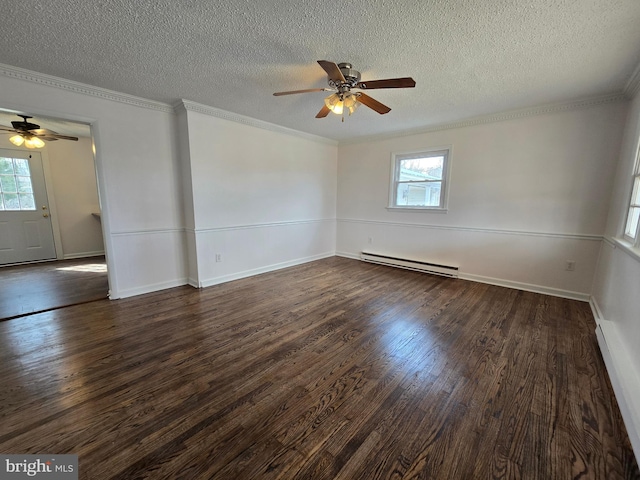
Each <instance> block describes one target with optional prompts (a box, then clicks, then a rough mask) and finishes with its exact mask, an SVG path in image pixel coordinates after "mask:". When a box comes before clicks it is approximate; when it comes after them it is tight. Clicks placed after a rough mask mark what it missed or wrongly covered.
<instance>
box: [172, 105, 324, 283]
mask: <svg viewBox="0 0 640 480" xmlns="http://www.w3.org/2000/svg"><path fill="white" fill-rule="evenodd" d="M185 107H186V110H185V112H184V113H180V112H179V114H178V118H179V122H180V124H181V127H180V128H181V129H182V132H183V133H182V134H183V135H184V131H185V130H186V131H187V135H188V142H186V143H188V148H187V146H186V145H185V142H182V144H181V152H182V154H183V158H182V162H183V172H184V173H183V174H184V175H185V176H188V175H190V182H189V181H185V182H184V184H185V185H187V186H188V185H189V184H190V185H191V188H192V191H191V192H188V191H187V192H186V196H185V203H186V205H185V212H186V216H187V225H189V223H190V222H192V223H193V230H192V231H191V228H190V227H189V226H188V227H187V235H188V237H189V242H188V244H189V246H190V248H191V249H192V250H195V254H193V253H192V254H191V255H190V258H192V259H193V258H195V259H197V260H196V263H195V264H194V263H193V261H192V262H191V263H190V282H191V283H192V284H194V285H197V286H206V285H212V284H215V283H220V282H223V281H227V280H231V279H235V278H241V277H244V276H248V275H252V274H255V273H260V272H264V271H268V270H273V269H276V268H281V267H285V266H289V265H294V264H297V263H302V262H306V261H310V260H313V259H317V258H322V257H326V256H331V255H333V254H334V253H335V238H336V235H335V215H336V170H337V146H336V145H335V144H333V143H332V142H327V141H324V140H321V139H312V138H305V137H303V136H300V135H297V134H294V133H291V134H289V133H286V132H284V131H278V130H275V131H274V130H270V129H268V128H260V127H259V126H254V125H252V124H253V123H256V125H258V124H259V123H258V122H257V121H251V120H250V121H249V124H243V123H238V122H236V121H230V120H227V119H224V118H219V117H217V116H212V115H210V114H207V111H208V110H209V111H211V112H212V113H214V114H215V113H217V112H216V111H215V110H213V109H208V107H204V106H200V105H195V104H192V103H188V102H187V103H185V104H184V105H183V108H185ZM203 112H204V113H203ZM185 120H186V126H185ZM309 137H310V136H309ZM187 155H188V158H187V157H186V156H187ZM191 217H192V219H190V218H191ZM217 255H219V259H220V261H216V256H217Z"/></svg>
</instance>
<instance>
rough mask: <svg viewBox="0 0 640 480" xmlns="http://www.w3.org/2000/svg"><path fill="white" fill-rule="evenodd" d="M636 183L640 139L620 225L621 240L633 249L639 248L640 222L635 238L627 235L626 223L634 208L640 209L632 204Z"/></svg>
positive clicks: (638, 172) (639, 162)
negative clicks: (625, 208)
mask: <svg viewBox="0 0 640 480" xmlns="http://www.w3.org/2000/svg"><path fill="white" fill-rule="evenodd" d="M636 182H640V139H639V142H638V146H637V148H636V158H635V163H634V167H633V174H632V176H631V192H629V202H628V204H627V205H628V207H627V214H626V215H625V217H624V223H623V225H622V238H623V239H624V240H626V241H627V242H629V243H630V244H631V245H632V246H633V247H636V248H637V247H640V222H638V226H637V228H636V231H635V236H633V237H632V236H629V235H627V223H629V217H630V216H631V212H632V210H633V208H634V207H640V205H639V204H634V203H632V202H633V189H634V186H635V184H636Z"/></svg>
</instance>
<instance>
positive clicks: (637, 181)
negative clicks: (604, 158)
mask: <svg viewBox="0 0 640 480" xmlns="http://www.w3.org/2000/svg"><path fill="white" fill-rule="evenodd" d="M639 159H640V157H639ZM636 163H638V164H640V160H639V161H637V162H636ZM637 168H640V167H637ZM639 218H640V173H636V175H634V176H633V188H632V190H631V199H630V201H629V210H628V211H627V219H626V220H627V221H626V222H625V227H624V232H623V236H624V238H625V239H626V240H628V241H630V242H632V243H635V244H638V243H639V240H640V221H639Z"/></svg>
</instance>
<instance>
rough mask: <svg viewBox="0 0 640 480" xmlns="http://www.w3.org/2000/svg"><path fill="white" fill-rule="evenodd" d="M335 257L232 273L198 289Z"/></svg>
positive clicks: (206, 283)
mask: <svg viewBox="0 0 640 480" xmlns="http://www.w3.org/2000/svg"><path fill="white" fill-rule="evenodd" d="M335 255H336V253H335V252H326V253H321V254H319V255H312V256H310V257H303V258H297V259H295V260H289V261H286V262H282V263H274V264H271V265H266V266H264V267H259V268H253V269H251V270H244V271H242V272H237V273H232V274H230V275H223V276H220V277H215V278H209V279H206V280H203V281H201V282H200V287H211V286H213V285H219V284H221V283H225V282H231V281H233V280H240V279H241V278H247V277H252V276H254V275H259V274H261V273H267V272H273V271H275V270H281V269H283V268H287V267H293V266H296V265H302V264H303V263H309V262H313V261H315V260H321V259H323V258H329V257H334V256H335ZM192 282H193V279H192V280H191V281H190V282H189V284H190V285H192V286H195V285H194V283H192Z"/></svg>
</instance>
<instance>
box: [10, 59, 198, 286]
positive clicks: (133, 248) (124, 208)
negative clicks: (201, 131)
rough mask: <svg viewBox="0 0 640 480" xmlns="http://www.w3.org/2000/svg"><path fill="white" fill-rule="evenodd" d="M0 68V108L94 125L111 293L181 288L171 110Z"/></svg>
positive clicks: (177, 183)
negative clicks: (172, 287) (171, 287)
mask: <svg viewBox="0 0 640 480" xmlns="http://www.w3.org/2000/svg"><path fill="white" fill-rule="evenodd" d="M0 70H1V71H0V106H1V107H4V108H8V109H13V110H19V111H24V112H28V113H29V114H34V116H36V115H37V114H41V115H46V116H51V117H58V118H62V119H67V120H74V121H82V122H85V123H91V124H92V133H93V135H94V141H95V146H96V151H97V156H96V165H97V169H98V179H99V193H100V200H101V207H102V215H103V216H102V226H103V228H104V229H105V243H106V245H105V247H106V250H107V254H108V255H107V263H108V265H109V284H110V289H111V294H112V296H113V297H116V298H117V297H121V296H129V295H135V294H138V293H144V292H148V291H153V290H158V289H160V288H166V287H170V286H174V285H181V284H184V283H185V282H186V268H185V258H184V257H185V255H184V230H183V225H182V191H181V188H180V172H179V165H178V161H177V147H176V135H175V124H174V122H175V118H174V117H175V116H174V113H173V110H172V109H171V108H170V107H168V106H165V105H161V104H154V103H153V102H147V101H143V100H140V99H135V98H133V97H127V96H125V95H119V94H115V93H114V92H108V91H102V90H100V89H88V88H86V87H85V86H83V85H80V84H76V83H73V82H67V81H63V80H59V79H55V78H53V77H48V76H44V75H40V74H36V73H32V72H26V71H23V70H19V69H13V68H12V67H6V66H0Z"/></svg>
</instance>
